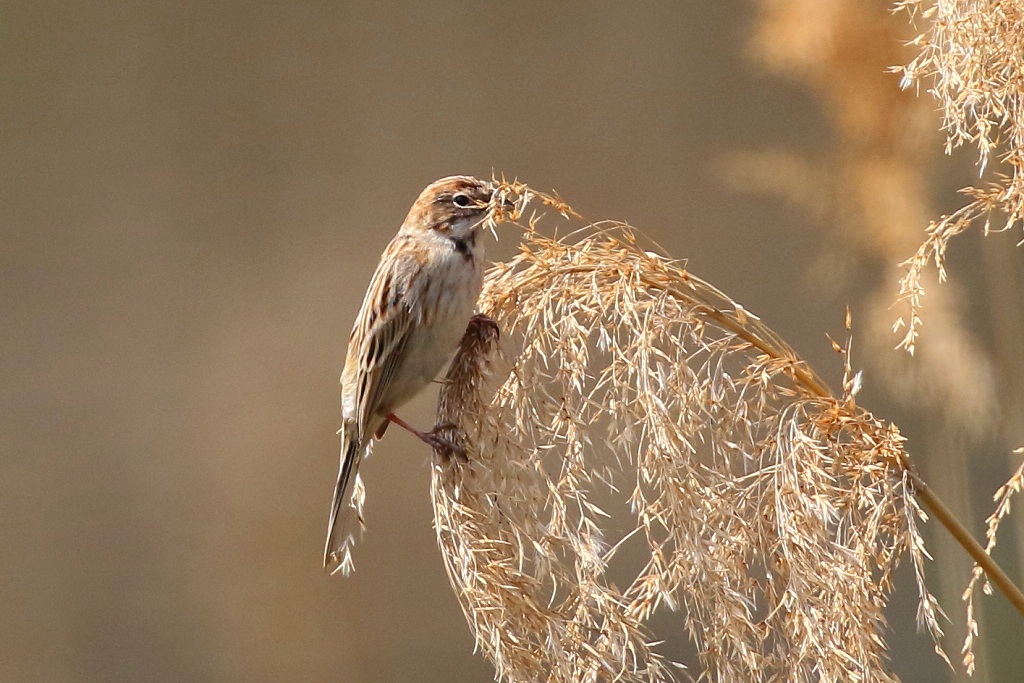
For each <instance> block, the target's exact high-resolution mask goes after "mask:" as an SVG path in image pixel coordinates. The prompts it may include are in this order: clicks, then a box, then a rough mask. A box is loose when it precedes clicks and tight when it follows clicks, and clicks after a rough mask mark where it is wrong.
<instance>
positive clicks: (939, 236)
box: [896, 0, 1024, 352]
mask: <svg viewBox="0 0 1024 683" xmlns="http://www.w3.org/2000/svg"><path fill="white" fill-rule="evenodd" d="M896 7H897V9H901V10H905V11H906V12H907V13H908V14H909V15H910V17H911V18H912V20H916V19H917V18H918V17H920V18H921V19H922V20H923V21H925V22H927V27H926V28H925V30H924V32H923V33H921V34H920V35H919V36H917V38H916V39H915V40H914V41H913V45H915V46H916V47H917V48H918V49H919V50H920V52H919V54H918V55H917V56H916V57H915V58H914V59H913V60H912V61H911V62H910V63H909V64H907V65H906V66H905V67H902V68H898V69H897V71H898V72H900V73H902V76H903V81H902V85H903V87H905V88H909V87H912V86H915V85H919V84H921V83H922V82H924V83H925V84H926V87H927V88H928V91H929V92H931V93H932V94H933V95H934V96H935V98H936V99H937V100H938V101H939V104H940V105H941V107H942V127H943V130H944V131H945V133H946V152H947V154H948V153H950V152H951V151H952V150H953V149H954V148H956V147H959V146H961V145H962V144H964V143H973V144H974V145H975V146H977V148H978V167H979V173H980V174H981V175H982V176H983V177H985V171H986V168H987V167H988V166H989V164H990V162H991V161H992V158H993V157H996V158H997V162H998V163H999V164H1000V169H999V170H998V171H997V172H995V173H991V174H989V176H988V178H989V183H988V187H986V188H980V187H967V188H964V189H963V190H961V192H962V193H963V194H965V195H966V196H967V197H968V198H969V200H970V201H969V202H968V203H967V204H965V205H964V206H962V207H961V208H959V209H957V210H956V211H954V212H953V213H951V214H948V215H945V216H942V217H940V218H939V219H937V220H934V221H932V222H931V223H930V224H929V226H928V230H927V236H926V238H925V241H924V243H922V244H921V246H920V247H919V248H918V250H917V252H916V253H915V254H914V256H913V257H911V258H910V259H908V260H907V261H906V263H905V264H904V265H905V267H906V269H907V270H906V273H905V274H904V276H903V279H902V280H901V282H900V299H901V300H902V301H904V302H905V303H906V304H907V307H908V309H909V310H908V313H907V319H904V318H900V319H899V320H898V321H897V329H899V328H900V327H905V330H904V336H903V340H902V342H901V346H903V347H904V348H906V349H907V350H908V351H910V352H913V350H914V345H915V342H916V340H917V337H918V334H919V332H920V327H921V314H920V311H921V305H922V297H923V296H924V286H923V285H922V283H921V278H922V275H923V273H924V271H925V270H926V269H927V268H928V267H929V265H930V264H932V263H934V265H935V268H936V269H937V271H938V273H939V277H940V279H942V280H944V279H945V278H946V270H945V256H946V250H947V248H948V247H949V242H950V240H951V239H952V238H953V237H955V236H956V235H959V234H960V233H962V232H964V231H965V230H967V229H968V228H970V227H971V226H972V225H975V224H977V223H979V222H981V224H982V225H983V226H984V231H985V233H986V234H988V233H989V232H990V231H992V230H998V231H1002V230H1009V229H1011V228H1013V227H1014V226H1017V225H1019V224H1020V223H1021V220H1022V218H1024V81H1022V80H1021V77H1020V74H1021V73H1024V0H1006V1H1004V2H979V1H978V0H949V1H947V2H936V1H935V0H903V1H901V2H898V3H896ZM999 215H1001V216H1002V218H1001V219H999V220H998V221H997V219H996V217H997V216H999ZM994 222H996V223H997V225H996V227H993V223H994Z"/></svg>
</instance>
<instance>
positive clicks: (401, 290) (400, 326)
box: [345, 239, 420, 443]
mask: <svg viewBox="0 0 1024 683" xmlns="http://www.w3.org/2000/svg"><path fill="white" fill-rule="evenodd" d="M419 268H420V266H419V263H418V260H417V258H416V253H415V251H413V250H410V249H409V245H408V243H405V242H400V241H399V240H398V239H396V240H393V241H392V242H391V243H390V244H389V245H388V248H387V249H386V250H385V252H384V255H383V256H382V257H381V265H380V266H378V268H377V272H375V273H374V276H373V280H372V281H371V282H370V287H369V289H368V290H367V292H366V298H365V299H364V301H363V306H362V309H361V310H360V311H359V318H358V323H357V324H356V327H355V329H353V331H352V339H351V341H350V342H349V349H348V357H347V358H346V362H345V378H346V380H347V381H351V382H353V383H354V386H353V387H352V388H353V390H354V392H355V408H356V423H357V425H358V432H359V439H360V441H361V442H363V443H365V442H366V439H367V437H368V435H369V431H371V430H374V429H376V428H377V425H376V424H374V421H375V420H376V419H378V418H379V417H382V416H380V415H377V414H376V413H377V411H378V410H379V408H380V407H381V406H380V403H381V400H382V399H383V397H384V393H385V392H386V391H387V388H388V385H389V384H390V382H391V379H392V377H393V376H394V373H395V370H396V369H397V368H398V367H399V366H400V365H401V363H402V360H403V359H404V356H405V352H406V347H407V343H408V340H409V336H410V334H411V333H412V331H413V325H414V324H415V320H414V316H413V315H412V311H411V310H410V308H409V302H410V298H409V297H408V296H406V292H407V291H408V289H409V287H410V285H411V281H412V279H413V278H414V277H415V274H416V273H417V271H418V270H419Z"/></svg>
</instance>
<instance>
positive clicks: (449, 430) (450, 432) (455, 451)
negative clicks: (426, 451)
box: [387, 413, 469, 462]
mask: <svg viewBox="0 0 1024 683" xmlns="http://www.w3.org/2000/svg"><path fill="white" fill-rule="evenodd" d="M387 417H388V420H390V421H391V422H394V423H395V424H396V425H398V426H399V427H401V428H402V429H405V430H406V431H408V432H409V433H411V434H412V435H413V436H415V437H416V438H417V439H419V440H420V441H422V442H423V443H425V444H427V445H428V446H430V447H431V448H432V449H433V450H434V451H435V452H436V453H437V454H438V455H441V456H443V457H446V458H457V459H458V460H461V461H462V462H468V460H469V458H467V457H466V449H464V448H463V447H462V446H460V445H458V444H457V443H455V441H454V440H453V439H452V436H454V435H455V434H456V431H457V429H458V427H457V426H456V425H455V424H454V423H452V422H446V423H444V424H439V425H437V426H436V427H434V428H433V429H431V430H430V431H429V432H421V431H420V430H418V429H416V428H415V427H413V426H411V425H410V424H408V423H407V422H406V421H405V420H403V419H401V418H400V417H398V416H397V415H395V414H394V413H388V416H387Z"/></svg>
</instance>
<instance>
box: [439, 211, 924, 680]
mask: <svg viewBox="0 0 1024 683" xmlns="http://www.w3.org/2000/svg"><path fill="white" fill-rule="evenodd" d="M536 227H537V221H536V220H534V221H531V223H530V227H529V229H528V230H527V232H526V235H525V237H524V240H523V244H522V247H521V249H520V252H519V254H518V255H517V256H516V257H515V258H513V259H512V260H511V261H509V262H507V263H504V264H498V265H496V266H495V267H494V268H493V269H492V270H491V272H490V273H489V274H488V277H487V283H486V285H485V291H484V294H483V296H482V298H481V308H482V310H483V312H484V313H485V314H486V315H488V316H490V317H491V318H493V320H494V321H495V323H496V327H493V326H491V325H490V324H487V323H484V322H480V321H476V322H475V323H474V324H473V325H471V327H470V329H469V330H468V331H467V334H466V337H465V338H464V340H463V344H462V348H461V350H460V352H459V355H458V356H457V357H456V359H455V361H454V363H453V365H452V368H451V370H450V372H449V375H448V378H447V382H446V384H445V386H444V388H443V389H442V392H441V397H440V402H439V415H438V418H439V421H440V422H441V423H448V422H450V423H451V424H452V428H451V431H452V434H453V435H454V436H455V438H457V439H460V440H461V444H462V446H463V447H464V448H465V449H466V455H467V458H466V459H460V458H451V457H446V456H444V455H443V454H438V455H437V457H436V458H435V465H434V468H433V472H434V477H433V499H434V510H435V518H436V525H437V534H438V541H439V543H440V546H441V548H442V552H443V556H444V560H445V563H446V567H447V570H448V574H449V578H450V580H451V582H452V584H453V587H454V588H455V591H456V594H457V595H458V596H459V599H460V601H461V603H462V606H463V609H464V611H465V614H466V617H467V619H468V621H469V624H470V627H471V629H472V631H473V633H474V635H475V637H476V639H477V644H478V646H479V647H480V648H481V649H482V650H483V652H484V653H485V654H486V655H487V656H488V657H489V658H490V659H491V660H492V661H493V663H494V664H495V666H496V668H497V671H498V674H499V677H500V678H501V679H502V680H506V681H516V682H518V681H524V682H525V681H538V680H547V681H598V680H609V681H610V680H629V681H664V680H672V679H673V676H674V675H675V674H676V672H677V671H681V670H682V669H679V668H677V667H676V666H673V665H674V664H685V665H686V667H687V668H686V669H685V671H686V673H684V674H682V675H683V676H692V677H693V678H697V677H699V675H700V674H702V673H703V674H706V675H708V676H709V677H710V678H711V680H721V681H754V680H776V679H778V680H794V681H812V680H815V681H816V680H843V681H851V680H896V679H895V676H894V675H893V674H891V673H890V672H889V671H887V669H886V666H885V661H886V645H885V638H884V635H883V626H884V623H885V619H884V615H883V609H884V607H885V604H886V601H887V598H888V595H889V593H890V591H891V589H892V577H893V571H894V570H895V568H896V566H897V564H898V563H899V561H900V560H901V559H903V558H907V559H909V561H910V563H911V564H912V566H913V568H914V573H915V575H916V576H917V579H918V587H919V590H920V609H919V618H920V620H921V623H922V624H923V625H924V626H925V627H926V628H928V630H929V631H930V632H931V633H932V634H933V637H935V638H936V639H937V638H938V636H939V635H940V634H941V630H940V628H939V624H938V608H937V605H936V602H935V600H934V598H933V597H932V596H931V595H930V594H929V593H928V591H927V589H926V588H925V586H924V580H923V571H924V557H925V550H924V543H923V540H922V538H921V535H920V533H919V530H918V528H917V518H918V516H919V513H920V510H919V508H918V503H917V501H916V500H915V497H914V495H913V488H914V487H913V486H912V485H911V483H910V477H911V475H910V472H909V470H908V469H907V455H906V453H905V451H904V443H903V438H902V437H901V436H900V433H899V431H898V429H897V428H896V427H895V426H894V425H891V424H888V423H886V422H884V421H882V420H879V419H877V418H875V417H874V416H872V415H871V414H870V413H868V412H867V411H865V410H863V409H862V408H860V407H859V406H857V404H856V401H855V395H856V393H857V390H858V388H859V377H858V376H857V375H855V374H854V373H853V372H852V370H851V369H850V365H849V362H848V354H847V352H848V349H845V348H843V347H841V346H839V345H838V344H837V345H836V346H835V348H836V350H837V351H840V352H842V353H843V354H844V356H845V357H846V358H847V363H846V365H845V367H846V372H845V375H844V386H843V390H842V392H841V393H839V394H836V395H833V393H832V392H831V391H830V390H829V389H828V388H827V387H826V386H825V384H824V382H823V381H822V380H821V379H820V378H819V377H818V375H817V374H816V373H815V372H814V371H813V370H812V369H811V368H810V367H809V366H808V365H807V364H806V363H804V362H803V361H802V360H801V359H800V358H799V357H798V356H797V355H796V354H795V352H793V350H792V349H790V348H789V346H788V345H787V344H786V343H785V342H784V341H782V340H781V339H780V338H779V337H778V336H777V335H776V334H775V333H773V332H772V331H771V330H770V329H769V328H768V327H767V326H765V325H763V324H762V323H761V322H760V321H759V320H758V319H757V318H756V317H755V316H753V315H751V314H750V313H748V312H746V311H745V310H744V309H743V308H742V307H741V306H740V305H739V304H737V303H735V302H733V301H732V300H730V299H729V298H728V297H727V296H725V295H724V294H722V293H721V292H719V291H718V290H717V289H715V288H714V287H712V286H711V285H709V284H708V283H706V282H703V281H702V280H700V279H698V278H696V277H694V276H693V275H691V274H690V273H689V272H688V271H687V270H686V269H685V267H684V266H683V264H681V263H679V262H676V261H672V260H671V259H668V258H666V257H663V256H660V255H658V254H655V253H652V252H650V251H645V250H644V249H643V248H642V247H641V246H639V245H638V242H637V239H636V237H635V235H634V232H633V230H632V229H631V228H630V227H629V226H626V225H624V224H620V223H601V224H597V225H592V226H589V227H587V228H585V229H584V230H582V231H580V232H578V233H575V234H573V235H570V236H568V237H566V238H563V239H554V238H550V237H545V236H543V235H542V234H541V233H540V232H539V231H538V230H537V229H536ZM499 330H500V333H499ZM621 548H629V554H630V555H632V557H633V560H632V563H631V564H630V563H625V562H622V561H620V557H619V556H618V555H617V552H618V551H619V550H620V549H621ZM637 556H640V557H642V558H643V559H642V561H640V562H639V563H637V561H636V559H635V558H636V557H637ZM627 565H628V566H627ZM664 609H669V610H674V611H677V612H678V613H677V615H676V616H675V617H674V618H672V619H671V620H670V622H669V623H671V624H673V625H674V628H676V629H680V630H681V629H685V632H686V634H687V635H688V637H689V639H690V640H691V641H692V643H693V644H694V646H695V647H696V651H697V654H698V659H697V660H696V661H691V662H685V663H682V662H670V661H667V660H666V659H665V657H664V653H662V652H660V651H659V649H658V647H657V645H656V643H657V641H659V640H661V639H663V638H665V637H666V634H665V633H655V632H652V630H651V621H650V620H651V618H652V615H654V614H655V613H656V612H658V611H659V610H664ZM936 643H937V640H936ZM940 652H941V650H940Z"/></svg>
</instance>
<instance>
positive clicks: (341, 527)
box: [324, 429, 363, 576]
mask: <svg viewBox="0 0 1024 683" xmlns="http://www.w3.org/2000/svg"><path fill="white" fill-rule="evenodd" d="M350 431H352V430H349V429H343V430H342V441H341V467H340V468H339V470H338V484H337V486H335V488H334V500H333V502H331V518H330V520H329V521H328V523H327V544H326V545H325V546H324V569H326V570H328V571H329V572H330V573H331V574H335V573H337V572H338V571H341V573H342V574H345V575H346V576H348V574H350V573H351V572H352V546H353V545H355V542H356V536H357V533H358V531H359V530H360V529H361V528H362V525H363V521H362V519H361V518H360V514H361V512H360V507H361V505H357V504H355V502H354V501H352V491H353V489H354V488H355V483H356V478H357V477H356V472H357V471H358V469H359V461H360V460H362V458H363V449H362V444H360V443H359V439H358V438H353V437H355V435H354V434H350Z"/></svg>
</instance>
